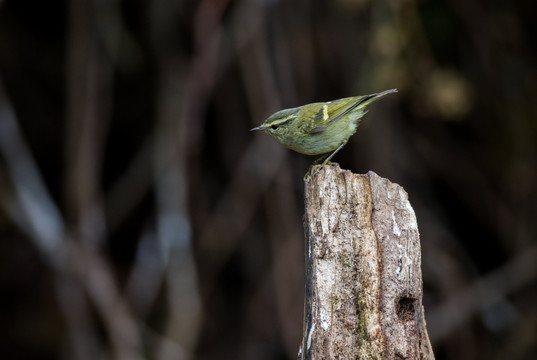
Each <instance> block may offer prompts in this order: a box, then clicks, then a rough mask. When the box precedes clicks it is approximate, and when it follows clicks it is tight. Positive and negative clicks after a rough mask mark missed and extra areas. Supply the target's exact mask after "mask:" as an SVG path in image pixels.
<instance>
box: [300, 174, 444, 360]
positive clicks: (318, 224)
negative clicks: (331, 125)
mask: <svg viewBox="0 0 537 360" xmlns="http://www.w3.org/2000/svg"><path fill="white" fill-rule="evenodd" d="M305 198H306V199H305V205H306V213H305V218H304V229H305V237H306V299H305V304H304V331H303V338H302V344H301V346H300V350H299V353H298V359H352V360H354V359H434V354H433V351H432V348H431V344H430V342H429V337H428V335H427V329H426V325H425V318H424V310H423V305H422V277H421V251H420V240H419V232H418V224H417V221H416V216H415V214H414V210H413V209H412V206H410V203H409V201H408V194H407V193H406V192H405V190H404V189H403V188H402V187H401V186H399V185H397V184H393V183H391V182H390V181H388V180H387V179H384V178H381V177H380V176H378V175H377V174H375V173H374V172H371V171H370V172H369V173H368V174H366V175H358V174H353V173H352V172H350V171H346V170H341V169H340V167H339V166H338V165H337V164H336V165H327V166H325V167H324V168H323V169H321V170H320V171H319V172H318V173H317V174H315V175H313V176H307V177H306V179H305Z"/></svg>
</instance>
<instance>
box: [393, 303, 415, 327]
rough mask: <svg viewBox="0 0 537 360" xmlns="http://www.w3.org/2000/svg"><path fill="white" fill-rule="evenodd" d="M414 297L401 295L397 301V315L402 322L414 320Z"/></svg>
mask: <svg viewBox="0 0 537 360" xmlns="http://www.w3.org/2000/svg"><path fill="white" fill-rule="evenodd" d="M415 303H416V299H412V298H408V297H402V298H400V299H399V301H398V302H397V316H398V317H399V319H400V320H401V321H403V322H408V321H412V320H414V314H415V306H414V304H415Z"/></svg>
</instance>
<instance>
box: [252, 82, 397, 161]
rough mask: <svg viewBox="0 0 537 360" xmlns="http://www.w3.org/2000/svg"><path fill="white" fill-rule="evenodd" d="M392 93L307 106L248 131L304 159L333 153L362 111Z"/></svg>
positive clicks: (355, 123)
mask: <svg viewBox="0 0 537 360" xmlns="http://www.w3.org/2000/svg"><path fill="white" fill-rule="evenodd" d="M394 92H397V90H396V89H391V90H387V91H383V92H381V93H377V94H371V95H365V96H355V97H349V98H344V99H339V100H334V101H328V102H321V103H313V104H307V105H304V106H300V107H296V108H292V109H285V110H281V111H278V112H277V113H274V114H273V115H271V116H270V117H269V118H268V119H267V120H265V122H264V123H263V124H262V125H261V126H258V127H256V128H253V129H252V130H261V131H264V132H266V133H268V134H269V135H271V136H272V137H274V138H275V139H276V140H277V141H278V142H279V143H280V144H282V145H284V146H286V147H288V148H289V149H292V150H295V151H297V152H299V153H302V154H306V155H320V154H326V153H329V152H331V151H334V153H333V154H332V155H331V156H330V157H332V156H333V155H334V154H335V152H337V150H339V149H340V148H341V147H342V146H343V145H345V144H346V143H347V141H348V140H349V138H350V137H351V136H352V135H353V134H354V133H355V132H356V129H357V128H358V125H359V124H360V120H361V118H362V117H363V116H364V115H365V113H366V112H367V111H366V110H365V108H366V107H367V105H369V104H370V103H371V102H373V101H375V100H377V99H379V98H380V97H382V96H384V95H387V94H391V93H394Z"/></svg>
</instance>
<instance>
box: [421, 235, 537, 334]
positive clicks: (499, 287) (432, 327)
mask: <svg viewBox="0 0 537 360" xmlns="http://www.w3.org/2000/svg"><path fill="white" fill-rule="evenodd" d="M535 259H537V245H533V246H531V247H528V248H527V249H525V250H524V251H521V252H520V253H519V254H518V255H517V256H515V257H514V258H513V259H511V260H510V261H509V262H508V263H506V264H505V265H504V266H502V267H501V268H499V269H497V270H494V271H493V272H491V273H489V274H488V275H486V276H484V277H482V278H481V279H479V280H477V281H476V282H475V283H474V284H473V285H471V286H469V287H468V288H466V289H464V290H461V291H458V292H457V293H456V294H454V295H453V296H452V297H451V298H449V299H447V300H446V301H445V302H444V303H443V304H441V305H439V306H437V307H436V308H432V309H430V312H428V313H427V323H428V328H429V335H430V337H431V341H433V342H438V341H441V340H442V339H443V338H445V337H446V336H447V335H449V334H451V333H453V332H455V331H456V330H457V329H458V328H459V327H461V326H462V325H463V324H464V323H465V322H467V321H469V319H470V318H472V317H473V316H475V314H476V313H477V312H479V311H485V312H486V311H487V310H488V308H489V307H491V306H493V305H495V304H497V303H498V302H500V301H502V300H503V299H504V298H506V297H507V296H509V295H511V294H513V293H514V292H516V291H518V290H519V289H521V288H522V287H524V286H527V285H528V284H531V283H532V282H534V281H535V280H536V279H537V262H536V261H535ZM496 316H500V314H496Z"/></svg>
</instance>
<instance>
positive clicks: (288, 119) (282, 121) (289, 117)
mask: <svg viewBox="0 0 537 360" xmlns="http://www.w3.org/2000/svg"><path fill="white" fill-rule="evenodd" d="M294 118H296V115H289V116H288V117H286V118H283V119H280V120H276V121H273V122H271V123H270V125H283V124H285V123H287V122H289V121H291V120H293V119H294Z"/></svg>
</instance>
